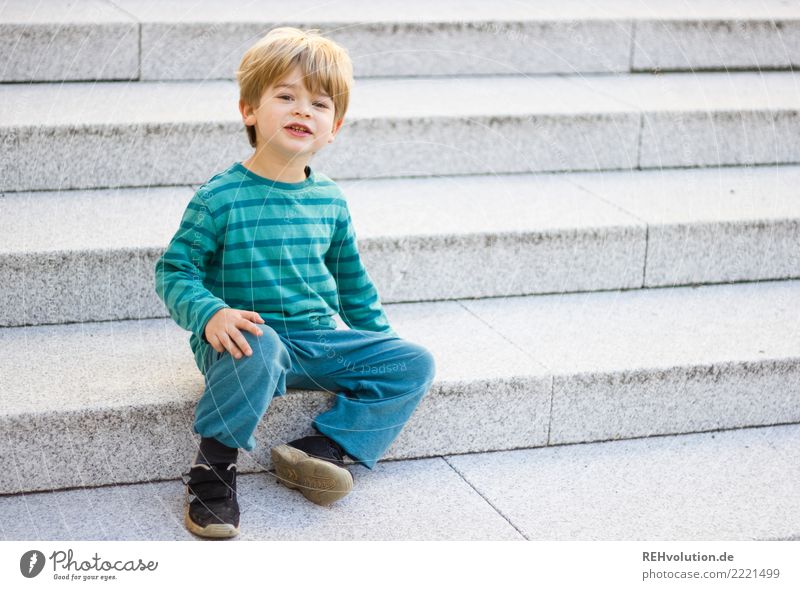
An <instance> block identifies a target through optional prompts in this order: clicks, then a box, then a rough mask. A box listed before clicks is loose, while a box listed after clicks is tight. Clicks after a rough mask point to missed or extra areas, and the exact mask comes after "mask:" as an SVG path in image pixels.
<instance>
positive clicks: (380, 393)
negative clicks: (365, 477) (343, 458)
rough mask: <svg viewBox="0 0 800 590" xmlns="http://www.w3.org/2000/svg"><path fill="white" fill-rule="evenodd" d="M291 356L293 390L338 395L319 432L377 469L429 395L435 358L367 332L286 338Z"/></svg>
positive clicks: (419, 348)
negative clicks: (422, 401)
mask: <svg viewBox="0 0 800 590" xmlns="http://www.w3.org/2000/svg"><path fill="white" fill-rule="evenodd" d="M281 338H283V339H284V340H285V342H286V347H287V349H289V350H290V354H291V356H292V361H293V363H292V370H291V372H290V374H289V387H298V388H303V389H317V390H326V391H329V392H330V393H331V394H335V400H334V404H333V407H332V408H331V409H330V410H328V411H326V412H323V413H322V414H320V415H319V416H317V417H316V418H315V419H314V422H313V425H314V427H315V428H316V429H317V430H318V431H320V432H322V433H323V434H325V435H326V436H328V437H330V438H332V439H333V440H335V441H336V442H337V443H339V444H340V445H341V446H342V448H343V449H344V450H345V452H346V453H347V454H348V455H349V456H350V457H352V458H353V459H355V460H357V461H359V462H361V463H363V464H364V465H365V466H366V467H367V468H369V469H372V468H373V467H374V465H375V463H376V462H377V461H378V459H380V458H381V457H382V456H383V454H384V453H385V452H386V449H387V448H388V447H389V445H390V444H391V443H392V442H393V441H394V439H395V438H396V437H397V435H398V434H399V433H400V431H401V430H402V428H403V426H404V425H405V424H406V422H407V421H408V419H409V418H410V417H411V414H412V413H413V412H414V410H415V409H416V407H417V405H418V404H419V402H420V401H421V399H422V397H423V396H424V395H425V393H427V391H428V390H429V389H430V386H431V384H432V382H433V379H434V375H435V372H436V368H435V362H434V359H433V355H431V353H430V352H429V351H428V350H427V349H426V348H424V347H423V346H421V345H419V344H415V343H413V342H409V341H407V340H404V339H402V338H398V337H395V336H388V335H385V334H381V333H378V332H369V331H363V330H303V331H295V332H292V333H288V334H285V335H283V334H282V335H281Z"/></svg>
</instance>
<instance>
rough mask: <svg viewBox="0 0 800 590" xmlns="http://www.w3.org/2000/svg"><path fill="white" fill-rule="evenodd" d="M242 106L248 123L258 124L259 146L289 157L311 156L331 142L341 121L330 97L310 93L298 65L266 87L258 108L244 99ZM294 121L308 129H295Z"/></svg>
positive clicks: (244, 117) (240, 106) (243, 114)
mask: <svg viewBox="0 0 800 590" xmlns="http://www.w3.org/2000/svg"><path fill="white" fill-rule="evenodd" d="M239 109H240V111H241V113H242V119H243V121H244V123H245V125H255V127H256V138H257V143H258V145H257V149H258V150H262V149H264V148H268V149H270V150H274V151H276V152H278V153H280V155H282V156H284V157H286V158H287V159H293V158H295V157H297V156H304V155H308V156H309V157H310V156H311V154H313V153H315V152H318V151H319V150H321V149H322V148H324V147H325V146H326V145H327V144H329V143H331V142H332V141H333V140H334V137H335V136H336V133H337V132H338V131H339V128H340V127H341V125H342V120H339V121H334V108H333V100H332V99H331V97H330V96H327V95H326V94H318V95H314V94H311V92H309V91H308V89H307V88H306V87H305V85H304V84H303V73H302V71H301V69H300V67H299V66H297V67H295V68H294V69H293V70H292V71H290V72H289V73H288V74H287V75H286V76H285V77H284V78H282V79H281V80H278V81H277V82H275V84H273V85H272V86H270V87H268V88H267V89H266V90H265V91H264V93H263V94H262V95H261V102H260V103H259V105H258V108H257V109H253V108H252V107H250V105H248V104H246V103H244V102H242V101H239ZM293 124H300V125H303V126H305V127H307V129H308V130H307V131H294V130H292V129H291V128H290V127H291V126H292V125H293Z"/></svg>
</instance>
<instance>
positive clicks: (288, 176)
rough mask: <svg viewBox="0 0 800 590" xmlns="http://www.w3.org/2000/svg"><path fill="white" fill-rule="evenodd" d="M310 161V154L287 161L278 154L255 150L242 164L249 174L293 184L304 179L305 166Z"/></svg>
mask: <svg viewBox="0 0 800 590" xmlns="http://www.w3.org/2000/svg"><path fill="white" fill-rule="evenodd" d="M310 159H311V154H308V155H304V156H298V157H296V158H292V159H291V160H288V159H286V158H281V157H280V156H279V155H278V154H272V153H267V152H266V150H261V149H257V150H256V151H255V153H254V154H253V155H252V156H250V157H249V158H247V160H245V161H244V162H242V164H243V165H244V166H245V167H246V168H247V169H248V170H250V171H251V172H254V173H256V174H258V175H259V176H263V177H265V178H269V179H270V180H276V181H278V182H286V183H295V182H303V181H304V180H305V179H306V166H307V165H308V161H309V160H310Z"/></svg>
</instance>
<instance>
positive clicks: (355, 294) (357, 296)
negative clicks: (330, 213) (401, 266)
mask: <svg viewBox="0 0 800 590" xmlns="http://www.w3.org/2000/svg"><path fill="white" fill-rule="evenodd" d="M325 265H326V266H327V267H328V269H329V270H330V271H331V274H332V275H333V278H334V279H335V280H336V286H337V290H338V296H339V308H340V309H339V315H340V316H341V318H342V320H343V321H344V323H345V324H347V325H348V326H349V327H351V328H353V329H356V330H369V331H373V332H383V333H385V334H389V335H391V336H398V334H397V332H395V331H394V330H393V329H392V327H391V326H390V325H389V318H387V317H386V313H385V312H384V311H383V308H382V307H381V302H380V297H379V296H378V290H377V289H376V288H375V285H373V284H372V280H371V279H370V277H369V274H368V273H367V269H366V268H364V265H363V263H362V262H361V256H360V255H359V253H358V244H357V242H356V233H355V229H354V228H353V221H352V219H351V218H350V211H349V209H348V207H347V204H346V202H345V204H344V207H343V208H342V213H341V214H340V217H339V219H338V220H337V222H336V231H335V232H334V237H333V240H332V242H331V246H330V249H329V250H328V252H327V253H326V255H325ZM398 337H399V336H398Z"/></svg>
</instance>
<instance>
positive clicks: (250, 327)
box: [236, 319, 263, 336]
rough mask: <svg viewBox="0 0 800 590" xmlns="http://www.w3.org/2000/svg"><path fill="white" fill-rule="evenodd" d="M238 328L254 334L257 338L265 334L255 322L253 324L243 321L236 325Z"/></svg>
mask: <svg viewBox="0 0 800 590" xmlns="http://www.w3.org/2000/svg"><path fill="white" fill-rule="evenodd" d="M236 327H237V328H241V329H242V330H247V331H248V332H250V333H251V334H253V335H255V336H261V335H262V334H263V332H262V331H261V328H259V327H258V326H256V325H255V324H254V323H253V322H251V321H249V320H245V319H242V321H241V322H239V323H238V324H236Z"/></svg>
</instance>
